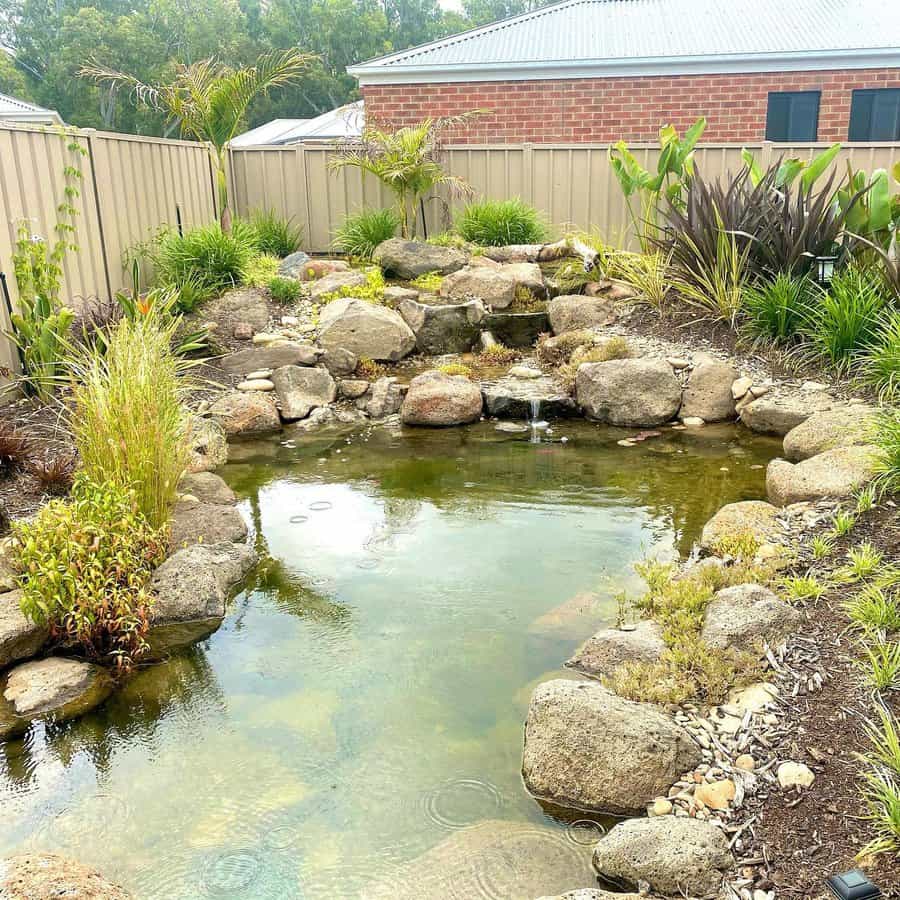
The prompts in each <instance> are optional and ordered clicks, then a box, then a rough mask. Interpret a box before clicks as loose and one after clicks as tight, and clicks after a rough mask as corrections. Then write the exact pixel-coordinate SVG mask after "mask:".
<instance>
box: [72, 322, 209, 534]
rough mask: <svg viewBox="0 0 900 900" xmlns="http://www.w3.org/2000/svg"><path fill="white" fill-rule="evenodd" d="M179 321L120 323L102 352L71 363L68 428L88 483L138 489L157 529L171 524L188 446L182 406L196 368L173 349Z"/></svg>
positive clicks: (139, 498)
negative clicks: (188, 373)
mask: <svg viewBox="0 0 900 900" xmlns="http://www.w3.org/2000/svg"><path fill="white" fill-rule="evenodd" d="M178 326H179V321H178V319H171V320H169V321H168V322H164V323H160V322H159V321H158V319H157V318H156V317H154V316H152V315H147V316H144V317H142V318H138V319H136V320H134V321H132V320H131V319H128V318H124V319H122V321H121V322H119V323H117V324H116V325H115V326H114V327H113V328H112V329H110V331H109V332H108V333H107V334H106V335H105V339H104V342H105V346H106V349H105V352H99V351H97V350H96V349H91V348H86V349H85V350H83V351H82V352H81V353H80V354H79V355H78V356H77V357H76V358H75V360H73V364H72V367H73V379H72V401H73V404H72V414H71V427H72V435H73V437H74V440H75V446H76V448H77V450H78V453H79V456H80V457H81V465H82V468H83V469H84V472H85V474H86V477H87V478H89V479H90V480H91V481H93V482H94V483H96V484H106V483H111V484H113V485H117V486H118V487H119V488H121V489H122V490H126V489H133V490H134V492H135V498H136V501H137V507H138V510H139V511H140V513H141V514H142V515H143V516H144V517H145V518H146V519H147V521H148V522H149V523H150V524H151V525H152V526H153V527H154V528H162V527H163V526H165V525H166V523H167V522H168V521H169V517H170V515H171V509H172V506H173V504H174V502H175V498H176V488H177V485H178V479H179V478H180V477H181V475H182V473H183V472H184V470H185V468H186V466H187V462H188V457H189V447H188V441H187V437H186V424H185V413H184V409H183V407H182V404H181V397H182V395H183V393H184V392H186V391H188V390H190V387H191V385H190V382H189V380H188V379H187V378H185V377H183V376H184V374H185V373H186V371H187V369H189V368H190V366H191V363H189V362H187V361H185V360H184V359H183V358H181V357H179V356H177V355H176V353H175V352H174V351H173V349H172V347H173V344H174V343H175V332H176V331H177V329H178Z"/></svg>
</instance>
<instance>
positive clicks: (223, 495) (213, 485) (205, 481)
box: [178, 472, 237, 506]
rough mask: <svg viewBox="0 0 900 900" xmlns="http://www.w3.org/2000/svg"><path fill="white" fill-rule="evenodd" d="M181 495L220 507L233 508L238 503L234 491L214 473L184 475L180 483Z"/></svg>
mask: <svg viewBox="0 0 900 900" xmlns="http://www.w3.org/2000/svg"><path fill="white" fill-rule="evenodd" d="M178 491H179V493H181V494H190V496H191V497H196V498H197V500H199V501H200V502H201V503H215V504H218V505H219V506H233V505H234V504H235V503H237V497H236V496H235V495H234V491H233V490H232V489H231V488H230V487H228V485H227V484H226V483H225V480H224V479H222V478H220V477H219V476H218V475H214V474H213V473H212V472H194V473H189V474H187V475H182V476H181V480H180V481H179V482H178Z"/></svg>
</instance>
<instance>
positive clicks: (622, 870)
mask: <svg viewBox="0 0 900 900" xmlns="http://www.w3.org/2000/svg"><path fill="white" fill-rule="evenodd" d="M733 866H734V857H733V856H732V855H731V851H730V850H729V849H728V838H726V837H725V834H724V832H723V831H722V829H721V828H718V827H716V826H715V825H713V824H711V823H710V822H703V821H699V820H697V819H690V818H676V817H673V816H659V817H654V818H649V819H628V820H627V821H625V822H619V824H618V825H616V826H615V827H614V828H612V829H611V830H610V831H609V832H608V833H607V834H605V835H604V836H603V837H602V838H600V840H599V842H598V843H597V846H596V848H595V849H594V868H595V869H596V870H597V872H598V874H599V875H600V877H601V878H602V879H605V880H608V881H610V882H612V883H615V884H618V885H621V886H622V887H624V888H627V889H637V887H638V884H639V882H646V883H647V884H648V885H649V886H650V890H651V891H654V892H658V893H660V894H663V895H664V896H667V897H680V896H689V897H707V896H710V895H715V894H716V893H717V892H718V890H719V888H720V887H721V885H722V879H723V877H724V876H725V875H726V874H727V873H728V872H730V871H731V869H732V867H733Z"/></svg>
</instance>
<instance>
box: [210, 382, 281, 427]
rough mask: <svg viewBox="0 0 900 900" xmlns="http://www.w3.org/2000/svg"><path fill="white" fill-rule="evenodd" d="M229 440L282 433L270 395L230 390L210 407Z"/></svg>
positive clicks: (212, 414)
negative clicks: (230, 438)
mask: <svg viewBox="0 0 900 900" xmlns="http://www.w3.org/2000/svg"><path fill="white" fill-rule="evenodd" d="M209 412H210V415H211V416H212V417H213V419H214V420H215V421H216V422H218V423H219V425H221V426H222V429H223V430H224V432H225V434H226V436H227V437H254V436H256V435H260V434H271V433H272V432H275V431H280V430H281V418H280V417H279V415H278V409H277V407H276V406H275V401H274V400H273V399H272V397H271V396H270V395H268V394H261V393H259V392H255V391H254V392H252V393H249V394H248V393H245V392H243V391H231V392H230V393H227V394H224V395H223V396H221V397H220V398H219V399H218V400H216V401H215V403H213V404H212V406H211V407H210V408H209Z"/></svg>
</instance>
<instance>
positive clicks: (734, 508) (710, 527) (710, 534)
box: [700, 500, 784, 553]
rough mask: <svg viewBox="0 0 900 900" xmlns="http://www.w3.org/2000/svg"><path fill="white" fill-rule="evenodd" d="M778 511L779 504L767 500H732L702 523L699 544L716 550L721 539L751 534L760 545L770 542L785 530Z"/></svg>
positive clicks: (709, 549)
mask: <svg viewBox="0 0 900 900" xmlns="http://www.w3.org/2000/svg"><path fill="white" fill-rule="evenodd" d="M778 513H779V510H778V507H776V506H773V505H772V504H771V503H767V502H766V501H765V500H740V501H738V502H737V503H729V504H727V505H726V506H723V507H722V508H721V509H720V510H719V511H718V512H717V513H716V514H715V515H714V516H713V517H712V518H711V519H710V520H709V521H708V522H707V523H706V524H705V525H704V526H703V532H702V533H701V535H700V546H701V548H702V549H704V550H706V551H708V552H710V553H715V552H716V551H717V549H718V548H719V546H720V544H721V542H722V541H724V540H727V539H728V538H734V537H735V536H740V535H749V536H752V537H754V538H755V539H756V540H757V541H759V543H760V544H766V543H770V542H771V541H773V540H775V539H776V538H778V537H780V536H781V535H782V534H783V533H784V529H783V528H782V527H781V525H780V523H779V522H778V518H777V517H778Z"/></svg>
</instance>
